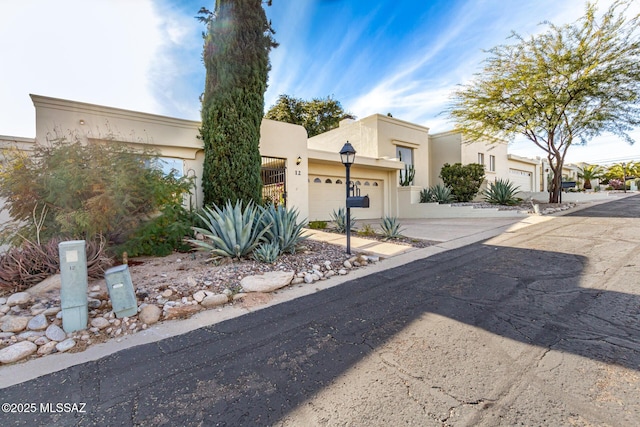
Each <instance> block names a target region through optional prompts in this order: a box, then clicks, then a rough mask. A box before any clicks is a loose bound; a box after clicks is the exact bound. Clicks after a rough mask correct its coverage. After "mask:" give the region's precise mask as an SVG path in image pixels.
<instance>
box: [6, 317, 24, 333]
mask: <svg viewBox="0 0 640 427" xmlns="http://www.w3.org/2000/svg"><path fill="white" fill-rule="evenodd" d="M30 319H31V318H30V317H22V316H5V317H4V320H3V321H2V326H0V329H2V332H20V331H23V330H24V329H25V328H26V327H27V325H28V324H29V320H30Z"/></svg>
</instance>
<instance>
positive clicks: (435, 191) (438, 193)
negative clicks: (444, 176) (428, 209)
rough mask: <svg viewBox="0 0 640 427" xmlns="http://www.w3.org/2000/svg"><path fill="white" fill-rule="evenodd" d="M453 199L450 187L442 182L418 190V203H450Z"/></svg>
mask: <svg viewBox="0 0 640 427" xmlns="http://www.w3.org/2000/svg"><path fill="white" fill-rule="evenodd" d="M454 200H455V198H454V197H453V195H452V194H451V189H450V188H449V187H447V186H446V185H442V184H436V185H434V186H431V187H429V188H425V189H423V190H422V191H421V192H420V203H451V202H453V201H454Z"/></svg>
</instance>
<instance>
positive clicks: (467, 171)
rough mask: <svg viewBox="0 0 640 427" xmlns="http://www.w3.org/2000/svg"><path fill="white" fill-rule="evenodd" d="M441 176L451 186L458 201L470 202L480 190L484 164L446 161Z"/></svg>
mask: <svg viewBox="0 0 640 427" xmlns="http://www.w3.org/2000/svg"><path fill="white" fill-rule="evenodd" d="M440 178H442V181H444V184H445V185H446V186H447V187H449V188H451V193H452V194H453V196H454V197H455V199H456V200H457V201H458V202H470V201H471V200H473V198H474V197H475V196H476V194H478V191H480V186H481V185H482V181H483V180H484V166H483V165H480V164H477V163H470V164H468V165H464V166H463V165H462V164H461V163H455V164H453V165H450V164H449V163H445V164H444V166H443V167H442V169H441V170H440Z"/></svg>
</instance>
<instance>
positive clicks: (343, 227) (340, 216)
mask: <svg viewBox="0 0 640 427" xmlns="http://www.w3.org/2000/svg"><path fill="white" fill-rule="evenodd" d="M350 218H351V224H350V226H351V227H350V228H351V230H352V231H353V230H355V228H356V221H357V219H356V218H355V217H354V216H353V215H350ZM331 221H333V225H334V228H335V230H336V231H337V232H338V233H346V232H347V213H346V209H345V208H339V209H338V212H336V211H335V210H334V211H333V212H332V213H331Z"/></svg>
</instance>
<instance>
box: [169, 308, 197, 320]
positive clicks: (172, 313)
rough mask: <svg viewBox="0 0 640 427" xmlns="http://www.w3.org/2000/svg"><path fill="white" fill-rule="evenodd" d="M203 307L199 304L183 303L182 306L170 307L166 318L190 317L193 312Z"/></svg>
mask: <svg viewBox="0 0 640 427" xmlns="http://www.w3.org/2000/svg"><path fill="white" fill-rule="evenodd" d="M200 309H201V307H200V306H199V305H182V306H180V307H170V308H169V309H168V310H167V311H166V312H165V313H164V318H165V319H166V320H172V319H179V318H183V317H188V316H190V315H192V314H195V313H197V312H198V311H200Z"/></svg>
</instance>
